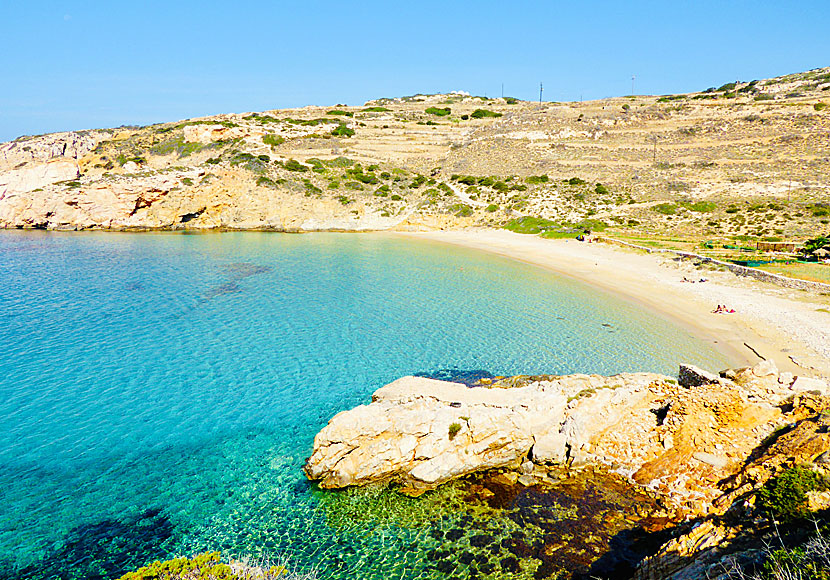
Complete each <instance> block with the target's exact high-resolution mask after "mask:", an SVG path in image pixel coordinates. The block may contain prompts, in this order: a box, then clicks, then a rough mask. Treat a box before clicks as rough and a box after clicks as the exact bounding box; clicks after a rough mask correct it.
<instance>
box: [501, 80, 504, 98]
mask: <svg viewBox="0 0 830 580" xmlns="http://www.w3.org/2000/svg"><path fill="white" fill-rule="evenodd" d="M501 98H502V99H503V98H504V83H502V84H501Z"/></svg>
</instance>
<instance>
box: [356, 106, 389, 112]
mask: <svg viewBox="0 0 830 580" xmlns="http://www.w3.org/2000/svg"><path fill="white" fill-rule="evenodd" d="M391 111H392V109H387V108H386V107H364V108H363V109H361V112H363V113H389V112H391Z"/></svg>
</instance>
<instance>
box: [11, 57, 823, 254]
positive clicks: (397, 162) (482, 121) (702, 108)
mask: <svg viewBox="0 0 830 580" xmlns="http://www.w3.org/2000/svg"><path fill="white" fill-rule="evenodd" d="M736 88H737V90H736ZM828 104H830V68H824V69H816V70H813V71H809V72H807V73H800V74H794V75H788V76H785V77H779V78H774V79H767V80H762V81H752V82H749V83H739V84H738V86H737V87H736V86H735V84H734V83H730V84H727V85H724V86H722V87H720V88H718V89H708V90H706V91H703V92H700V93H692V94H685V95H669V96H662V97H655V96H628V97H620V98H612V99H604V100H598V101H590V102H584V103H541V104H540V103H534V102H524V101H517V100H515V99H509V98H508V99H487V98H483V97H472V96H467V95H465V94H447V95H416V96H412V97H404V98H395V99H378V100H376V101H370V102H368V103H366V104H365V105H364V106H362V107H345V106H334V107H328V108H323V107H304V108H301V109H286V110H273V111H265V112H260V113H242V114H226V115H217V116H213V117H205V118H200V119H191V120H187V121H182V122H177V123H164V124H159V125H151V126H147V127H122V128H118V129H102V130H93V131H77V132H69V133H56V134H51V135H43V136H37V137H21V138H19V139H17V140H15V141H12V142H10V143H5V144H2V145H0V226H2V227H5V228H46V229H69V230H76V229H97V228H104V229H180V228H188V229H210V228H226V229H235V228H243V229H260V228H261V229H273V230H280V231H312V230H329V229H332V230H375V229H395V228H397V229H418V228H442V227H448V226H455V227H466V226H473V225H484V226H501V225H503V224H504V223H505V222H507V221H508V220H510V219H511V218H515V217H518V216H523V215H530V216H536V217H540V218H545V219H547V220H552V221H553V222H555V224H548V227H549V228H551V229H558V228H561V229H567V228H574V227H590V228H592V229H603V228H604V227H609V228H611V229H612V231H614V232H617V233H620V234H624V235H628V236H635V237H636V236H644V237H649V236H655V235H663V236H666V235H668V236H683V237H693V238H710V237H727V236H748V237H752V238H758V239H764V238H766V239H772V240H778V239H796V240H802V239H806V238H809V237H814V236H815V235H818V234H819V233H820V232H824V231H826V230H828V229H830V227H828V225H827V224H828V218H830V190H828V188H829V187H830V107H827V105H828Z"/></svg>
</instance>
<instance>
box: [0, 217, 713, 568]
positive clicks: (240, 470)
mask: <svg viewBox="0 0 830 580" xmlns="http://www.w3.org/2000/svg"><path fill="white" fill-rule="evenodd" d="M0 323H1V324H0V417H3V428H2V429H0V505H2V511H0V578H2V577H44V578H45V577H66V578H75V577H78V578H81V577H89V578H95V577H108V576H112V575H117V574H119V573H120V572H121V571H122V570H124V569H129V568H131V567H135V566H137V565H141V564H143V563H144V562H146V561H149V560H152V559H155V558H162V557H166V556H173V555H178V554H183V553H187V554H190V553H194V552H196V551H203V550H206V549H221V550H223V551H225V552H227V553H230V554H239V555H242V554H249V555H255V556H261V555H265V556H273V555H275V554H287V555H289V556H290V557H291V558H292V563H293V565H294V566H295V567H297V568H306V567H310V566H316V567H317V569H318V570H319V571H320V572H321V574H322V575H332V576H335V577H336V576H337V575H338V570H348V577H350V578H357V577H359V578H384V579H385V578H390V577H395V578H417V577H430V575H434V574H435V573H434V571H428V570H426V569H425V563H424V556H423V552H424V546H426V544H427V543H428V537H427V535H426V532H425V530H424V529H422V528H419V527H412V528H406V527H402V526H398V525H370V524H365V523H358V522H356V523H355V524H354V525H353V526H350V527H348V528H346V529H332V528H330V527H329V526H328V525H327V523H326V517H325V512H324V510H323V509H322V508H321V505H320V502H321V498H320V492H317V491H315V490H314V489H313V488H312V487H311V486H310V485H309V484H308V483H307V482H306V481H305V478H304V477H303V475H302V473H301V466H302V464H303V461H304V459H305V457H307V456H308V454H309V453H310V449H311V442H312V440H313V437H314V435H315V433H316V432H317V431H318V430H319V429H320V428H321V427H322V426H323V425H325V423H326V422H327V421H328V419H329V418H330V417H331V416H332V415H334V414H335V413H336V412H338V411H340V410H343V409H346V408H350V407H353V406H355V405H357V404H360V403H364V402H367V401H368V399H369V396H370V394H371V393H372V391H374V390H375V389H377V388H378V387H379V386H381V385H383V384H386V383H387V382H389V381H391V380H393V379H395V378H397V377H399V376H402V375H406V374H412V373H418V372H426V373H433V372H435V371H437V370H440V369H459V370H485V371H488V372H490V373H493V374H501V375H507V374H519V373H558V374H564V373H573V372H596V373H601V374H611V373H615V372H620V371H634V370H649V371H658V372H665V373H668V374H673V373H674V372H675V371H676V363H677V362H678V361H680V360H683V361H688V362H692V363H696V364H699V365H701V366H703V367H708V368H712V369H717V368H721V367H723V366H726V365H727V361H726V360H725V359H724V358H723V357H722V356H721V355H719V354H718V353H717V352H715V351H713V350H712V348H711V347H710V346H709V345H706V344H704V343H702V342H700V341H698V340H696V339H693V338H692V337H690V336H689V335H687V334H686V333H685V332H684V331H682V330H680V329H678V328H675V327H673V326H670V325H667V324H666V323H665V322H664V321H663V320H662V319H660V318H657V317H655V316H653V315H650V314H649V313H647V312H644V311H642V310H639V309H638V308H636V307H635V306H633V305H631V304H629V303H627V302H624V301H620V300H616V299H613V298H611V297H609V296H607V295H605V294H598V293H594V292H592V291H591V290H590V289H588V288H587V287H585V286H582V285H579V284H577V283H574V282H572V281H569V280H567V279H563V278H560V277H557V276H555V275H553V274H550V273H548V272H545V271H542V270H540V269H537V268H534V267H531V266H527V265H524V264H520V263H516V262H512V261H509V260H506V259H503V258H499V257H496V256H490V255H486V254H482V253H476V252H472V251H467V250H463V249H458V248H451V247H447V246H443V245H440V244H434V243H428V242H420V241H412V240H402V239H398V238H394V237H387V236H380V235H352V234H319V235H302V236H297V235H283V234H263V233H225V234H209V235H180V234H178V235H177V234H59V233H46V232H34V233H25V232H2V233H0ZM606 325H608V326H606ZM392 501H397V500H392ZM401 501H404V500H401Z"/></svg>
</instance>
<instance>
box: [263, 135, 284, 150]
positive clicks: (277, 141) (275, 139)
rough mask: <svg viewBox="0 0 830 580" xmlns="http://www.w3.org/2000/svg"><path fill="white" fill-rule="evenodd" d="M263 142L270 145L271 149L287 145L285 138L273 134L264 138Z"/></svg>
mask: <svg viewBox="0 0 830 580" xmlns="http://www.w3.org/2000/svg"><path fill="white" fill-rule="evenodd" d="M262 142H263V143H265V144H266V145H270V146H271V147H276V146H277V145H282V144H283V143H285V138H283V137H280V136H279V135H274V134H273V133H268V134H267V135H263V136H262Z"/></svg>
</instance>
